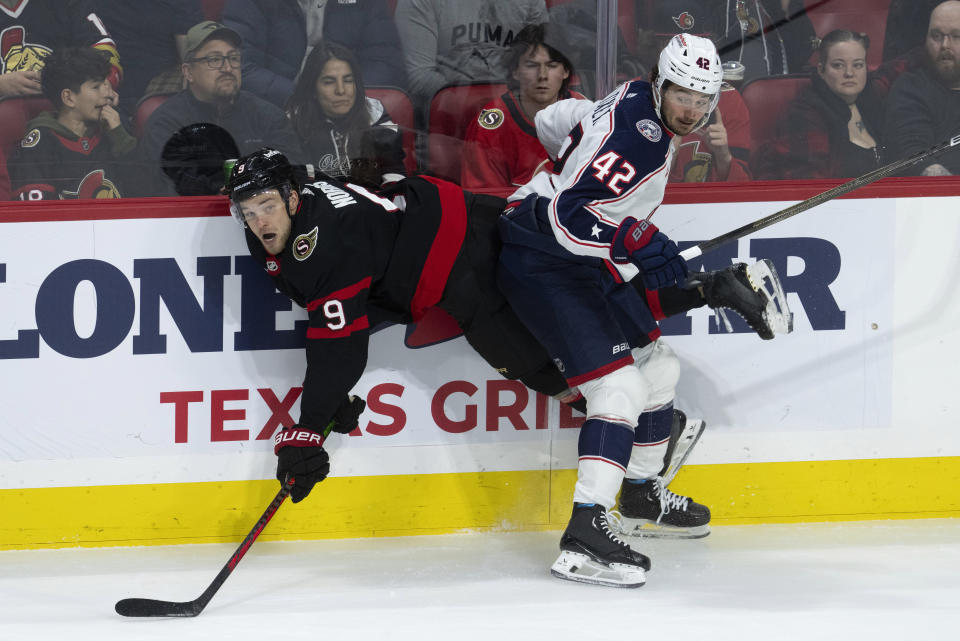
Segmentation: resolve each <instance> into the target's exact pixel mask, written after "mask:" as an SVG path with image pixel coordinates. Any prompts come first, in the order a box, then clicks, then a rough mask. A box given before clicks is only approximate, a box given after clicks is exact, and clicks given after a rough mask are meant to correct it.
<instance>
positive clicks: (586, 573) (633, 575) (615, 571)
mask: <svg viewBox="0 0 960 641" xmlns="http://www.w3.org/2000/svg"><path fill="white" fill-rule="evenodd" d="M550 574H552V575H553V576H555V577H557V578H559V579H565V580H567V581H577V582H578V583H590V584H592V585H605V586H607V587H612V588H639V587H640V586H641V585H643V584H644V583H646V582H647V575H646V573H645V572H644V571H643V568H638V567H636V566H633V565H624V564H622V563H611V564H609V565H604V564H602V563H598V562H597V561H594V560H593V559H591V558H590V557H589V556H587V555H586V554H578V553H577V552H570V551H569V550H563V551H562V552H560V556H559V557H558V558H557V560H556V561H554V563H553V566H551V568H550Z"/></svg>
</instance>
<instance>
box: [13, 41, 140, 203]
mask: <svg viewBox="0 0 960 641" xmlns="http://www.w3.org/2000/svg"><path fill="white" fill-rule="evenodd" d="M45 63H46V64H45V66H44V68H43V71H42V74H41V87H42V89H43V94H44V95H45V96H46V97H47V98H48V99H49V100H50V102H52V103H53V104H54V105H55V107H56V111H55V112H49V111H45V112H43V113H41V114H40V115H39V116H37V117H36V118H34V119H33V120H31V121H30V122H29V123H28V124H27V135H26V136H25V137H24V138H23V140H22V141H21V142H20V146H19V148H17V150H16V151H15V152H14V155H13V157H12V158H11V160H10V183H11V187H12V189H13V191H12V194H13V196H12V197H13V199H14V200H16V199H20V200H58V199H60V200H64V199H70V198H120V197H121V196H122V195H123V191H122V190H123V183H124V180H123V178H122V175H123V172H124V165H125V164H126V163H125V160H126V159H127V158H128V157H129V155H130V153H131V152H132V151H133V150H134V148H135V147H136V145H137V141H136V139H134V138H133V137H132V136H131V135H130V134H128V133H127V132H126V130H125V129H124V128H123V125H122V124H121V121H120V115H119V114H118V113H117V110H116V109H115V108H114V104H115V103H116V98H117V94H116V92H114V90H113V87H112V86H111V85H110V82H109V80H108V78H109V76H110V72H111V64H110V59H109V56H108V54H105V53H104V52H101V51H97V50H96V49H92V48H88V47H82V48H71V47H64V48H58V49H57V50H56V51H54V52H52V53H51V54H49V55H48V56H47V57H46V59H45Z"/></svg>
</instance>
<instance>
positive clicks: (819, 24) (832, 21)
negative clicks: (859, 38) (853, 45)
mask: <svg viewBox="0 0 960 641" xmlns="http://www.w3.org/2000/svg"><path fill="white" fill-rule="evenodd" d="M806 6H807V15H808V16H809V17H810V21H811V22H812V23H813V29H814V31H816V32H817V37H818V38H823V37H824V36H826V35H827V34H828V33H830V32H831V31H833V30H834V29H848V30H850V31H855V32H858V33H865V34H867V36H868V37H869V38H870V49H868V50H867V66H868V67H869V68H870V69H876V68H877V67H879V66H880V63H881V62H883V60H882V59H883V36H884V32H885V31H886V28H887V10H888V8H889V6H890V0H832V1H831V0H826V1H825V0H806ZM814 62H819V61H817V60H816V59H814Z"/></svg>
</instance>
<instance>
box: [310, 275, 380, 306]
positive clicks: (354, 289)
mask: <svg viewBox="0 0 960 641" xmlns="http://www.w3.org/2000/svg"><path fill="white" fill-rule="evenodd" d="M370 283H371V279H370V277H369V276H367V277H366V278H364V279H363V280H361V281H358V282H356V283H354V284H353V285H348V286H347V287H344V288H343V289H338V290H337V291H335V292H332V293H330V294H327V295H326V296H324V297H323V298H318V299H316V300H312V301H310V302H309V303H307V311H308V312H312V311H313V310H315V309H317V308H318V307H321V306H322V305H323V304H324V303H326V302H327V301H328V300H334V299H336V300H348V299H350V298H353V297H354V296H356V295H357V294H359V293H360V292H362V291H363V290H365V289H368V288H369V287H370Z"/></svg>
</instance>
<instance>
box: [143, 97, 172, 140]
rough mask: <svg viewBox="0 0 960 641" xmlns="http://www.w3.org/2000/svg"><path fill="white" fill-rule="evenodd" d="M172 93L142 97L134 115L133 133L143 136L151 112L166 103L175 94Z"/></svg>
mask: <svg viewBox="0 0 960 641" xmlns="http://www.w3.org/2000/svg"><path fill="white" fill-rule="evenodd" d="M173 95H174V94H172V93H166V94H157V95H155V96H147V97H146V98H141V99H140V102H138V103H137V111H136V113H134V115H133V135H134V136H136V137H137V138H140V137H141V136H143V132H144V130H145V129H146V127H147V120H149V119H150V114H152V113H153V112H154V111H155V110H156V108H157V107H159V106H160V105H162V104H163V103H165V102H166V101H167V100H168V99H169V98H170V96H173Z"/></svg>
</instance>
